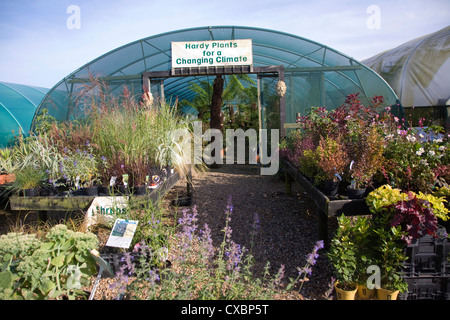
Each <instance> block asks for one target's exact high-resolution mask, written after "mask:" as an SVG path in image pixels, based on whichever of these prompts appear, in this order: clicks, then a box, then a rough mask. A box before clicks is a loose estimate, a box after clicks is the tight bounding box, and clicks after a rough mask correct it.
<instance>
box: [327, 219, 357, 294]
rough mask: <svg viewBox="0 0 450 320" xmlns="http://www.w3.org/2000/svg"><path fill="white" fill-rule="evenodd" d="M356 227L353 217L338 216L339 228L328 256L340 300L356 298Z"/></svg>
mask: <svg viewBox="0 0 450 320" xmlns="http://www.w3.org/2000/svg"><path fill="white" fill-rule="evenodd" d="M353 231H354V227H353V223H352V220H351V218H349V217H346V216H344V215H342V216H340V217H339V218H338V229H337V230H336V234H335V236H334V237H333V239H332V240H331V246H330V251H329V252H328V254H327V257H328V259H329V261H330V263H331V265H332V267H333V271H334V274H335V276H336V283H335V290H336V294H337V298H338V300H354V299H355V295H356V291H357V268H358V260H357V259H358V258H357V250H358V248H357V246H356V245H355V243H354V242H353V239H354V238H353V236H354V233H353Z"/></svg>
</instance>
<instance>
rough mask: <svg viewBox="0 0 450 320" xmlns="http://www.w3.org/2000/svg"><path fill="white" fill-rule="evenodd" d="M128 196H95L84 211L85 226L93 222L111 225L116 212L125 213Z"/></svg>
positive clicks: (87, 227)
mask: <svg viewBox="0 0 450 320" xmlns="http://www.w3.org/2000/svg"><path fill="white" fill-rule="evenodd" d="M127 205H128V197H95V198H94V200H92V203H91V206H90V207H89V209H88V210H87V212H86V216H85V226H86V229H89V227H90V226H92V225H95V224H104V225H112V223H113V221H114V219H116V218H117V214H121V213H125V211H126V208H127Z"/></svg>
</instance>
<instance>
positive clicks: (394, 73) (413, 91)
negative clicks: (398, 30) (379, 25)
mask: <svg viewBox="0 0 450 320" xmlns="http://www.w3.org/2000/svg"><path fill="white" fill-rule="evenodd" d="M363 63H364V64H366V65H367V66H368V67H370V68H372V69H373V70H375V71H376V72H377V73H378V74H379V75H381V76H382V77H383V78H384V79H385V80H386V81H387V82H388V83H389V85H390V86H391V87H392V88H393V89H394V91H395V92H396V93H397V95H398V97H399V99H400V101H401V102H402V105H403V106H408V107H411V106H439V105H441V106H442V105H445V104H446V103H447V105H448V104H450V102H448V101H449V100H450V26H448V27H446V28H444V29H441V30H439V31H436V32H433V33H431V34H428V35H425V36H422V37H419V38H416V39H413V40H411V41H408V42H406V43H404V44H402V45H400V46H398V47H396V48H393V49H391V50H387V51H385V52H382V53H380V54H378V55H376V56H374V57H372V58H369V59H367V60H364V61H363Z"/></svg>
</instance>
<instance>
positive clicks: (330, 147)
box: [315, 136, 348, 196]
mask: <svg viewBox="0 0 450 320" xmlns="http://www.w3.org/2000/svg"><path fill="white" fill-rule="evenodd" d="M315 153H316V155H317V159H318V161H317V163H318V173H317V174H316V177H315V180H316V184H318V185H319V188H320V189H321V190H322V191H323V192H324V194H325V195H326V196H335V195H336V194H337V190H338V187H339V183H340V181H341V180H342V173H343V172H344V169H345V167H346V165H347V161H348V160H347V159H348V156H347V153H346V151H345V149H344V145H343V142H342V138H341V137H340V136H337V137H336V138H333V137H331V136H327V137H326V138H324V137H321V138H320V141H319V145H318V146H317V148H316V151H315Z"/></svg>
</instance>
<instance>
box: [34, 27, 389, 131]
mask: <svg viewBox="0 0 450 320" xmlns="http://www.w3.org/2000/svg"><path fill="white" fill-rule="evenodd" d="M242 39H246V40H247V41H248V43H250V45H249V46H248V47H249V48H248V49H249V50H250V54H249V56H248V59H249V61H247V62H242V61H241V62H240V63H234V62H233V61H232V58H229V57H221V58H220V59H221V60H222V61H218V60H219V57H218V56H217V55H218V54H219V53H220V54H221V53H222V48H219V47H217V49H220V50H216V52H211V51H210V52H206V51H205V50H203V55H204V56H203V62H205V61H206V62H208V61H211V62H212V61H213V60H212V55H214V53H215V54H216V56H214V59H215V60H214V61H215V62H219V63H218V65H217V64H216V63H214V65H208V64H206V65H205V64H202V61H200V62H199V60H192V59H191V60H189V59H184V62H190V63H191V64H184V65H183V66H181V67H177V66H174V64H175V62H176V60H175V59H172V57H173V54H174V53H173V48H172V44H174V43H182V42H191V44H192V43H193V42H196V43H197V44H198V43H199V42H202V43H203V44H204V45H205V46H206V45H207V43H206V42H208V43H210V45H211V46H213V45H215V44H214V43H215V42H217V43H216V44H217V45H218V43H220V44H221V45H223V46H226V45H227V42H230V41H235V40H242ZM189 48H191V47H189ZM184 49H186V47H185V48H184ZM210 49H211V48H210ZM224 49H226V48H224ZM200 52H201V51H200ZM223 52H225V51H223ZM206 54H211V57H208V56H206ZM209 58H211V59H209ZM226 59H231V60H229V61H228V62H226V61H225V60H226ZM246 59H247V58H246ZM250 60H251V61H250ZM177 61H178V60H177ZM179 61H181V60H179ZM197 62H199V63H197ZM220 62H224V63H220ZM217 74H222V75H229V74H248V75H249V76H251V77H252V78H253V79H254V80H255V81H254V82H255V84H257V88H258V97H259V98H258V100H259V101H258V103H259V110H260V120H259V122H260V128H279V129H280V130H281V133H282V135H283V134H285V133H286V132H285V128H286V127H289V125H288V124H290V123H295V119H296V116H297V114H298V113H304V112H305V111H306V110H307V109H309V108H310V107H312V106H326V107H327V108H330V109H333V108H335V107H338V106H340V105H341V104H343V103H344V101H345V98H346V96H347V95H348V94H352V93H359V94H360V96H359V97H360V99H361V101H362V103H363V104H369V103H370V98H371V97H373V96H374V95H378V96H383V97H384V99H385V103H386V105H394V104H396V102H397V96H396V94H395V93H394V91H393V90H392V89H391V88H390V86H389V85H388V84H387V83H386V82H385V80H384V79H383V78H381V77H380V76H379V75H378V74H376V73H375V72H374V71H372V70H371V69H369V68H367V67H366V66H364V65H363V64H362V63H360V62H358V61H356V60H355V59H353V58H351V57H349V56H346V55H345V54H342V53H340V52H338V51H336V50H334V49H332V48H329V47H327V46H325V45H322V44H320V43H317V42H314V41H311V40H308V39H305V38H302V37H300V36H296V35H292V34H288V33H284V32H279V31H275V30H268V29H261V28H253V27H241V26H213V27H198V28H191V29H183V30H177V31H172V32H167V33H163V34H158V35H153V36H150V37H148V38H144V39H141V40H138V41H135V42H132V43H129V44H126V45H124V46H122V47H119V48H117V49H115V50H112V51H110V52H108V53H106V54H104V55H102V56H100V57H98V58H97V59H95V60H93V61H91V62H89V63H87V64H86V65H84V66H82V67H81V68H79V69H78V70H75V71H74V72H72V73H71V74H69V75H68V76H66V77H65V78H64V79H62V80H61V81H60V82H59V83H57V84H56V85H55V86H54V87H53V88H52V89H51V90H50V91H49V93H48V94H47V96H46V97H45V98H44V99H43V101H42V102H41V104H40V105H39V108H38V110H37V112H36V115H38V114H39V112H40V110H42V109H43V108H46V109H48V110H49V113H50V115H52V116H53V117H55V118H56V119H57V120H70V119H73V118H76V117H78V116H79V114H80V112H79V111H80V109H82V106H80V105H79V104H77V103H76V102H75V100H76V99H74V97H75V96H77V94H79V92H80V91H82V90H83V88H85V87H86V83H88V82H89V81H90V79H92V77H95V78H96V79H100V80H101V81H102V82H103V83H106V84H107V85H108V87H109V89H110V91H111V92H112V93H113V94H120V93H121V92H123V89H124V86H126V87H127V88H128V89H129V90H130V91H131V92H132V93H133V94H135V95H136V96H137V97H139V96H140V95H141V94H142V93H143V92H144V91H145V90H147V89H149V90H150V91H151V93H152V94H153V96H154V97H158V98H164V99H165V100H166V101H177V100H178V101H182V100H188V101H189V100H192V99H193V97H194V95H195V93H194V92H193V91H192V90H191V89H190V87H189V85H190V84H191V83H193V82H194V83H200V82H202V81H205V80H206V81H213V79H214V78H215V76H216V75H217ZM279 81H283V82H284V83H285V85H286V91H285V94H283V95H282V96H279V95H278V96H275V95H276V85H277V83H279ZM274 97H276V98H274ZM183 111H184V112H185V113H194V114H195V112H196V111H195V110H194V109H192V108H186V107H185V109H183ZM274 115H275V116H274ZM35 117H36V116H35ZM271 117H272V120H273V119H276V121H272V120H271ZM273 117H274V118H273ZM34 121H35V119H34Z"/></svg>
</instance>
